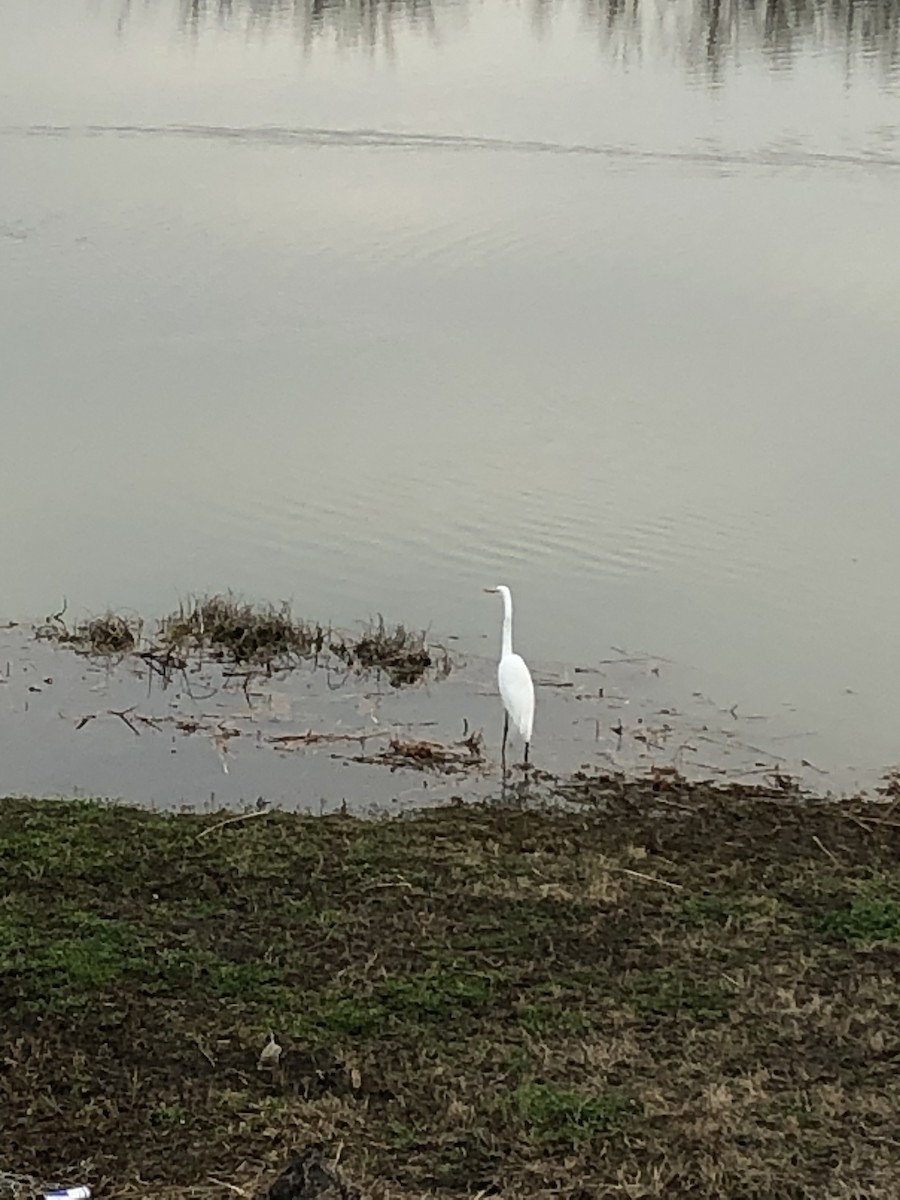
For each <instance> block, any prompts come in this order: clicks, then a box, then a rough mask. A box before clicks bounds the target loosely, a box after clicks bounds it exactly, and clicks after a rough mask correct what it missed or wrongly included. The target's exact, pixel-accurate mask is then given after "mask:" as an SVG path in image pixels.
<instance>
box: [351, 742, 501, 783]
mask: <svg viewBox="0 0 900 1200" xmlns="http://www.w3.org/2000/svg"><path fill="white" fill-rule="evenodd" d="M354 761H355V762H367V763H381V764H382V765H383V766H389V767H392V768H397V767H413V768H415V769H417V770H420V771H436V772H438V773H439V774H442V775H452V774H454V773H457V772H460V773H461V772H465V771H471V770H474V769H476V768H478V767H482V766H484V764H485V762H486V759H485V756H484V738H483V737H482V736H481V734H480V733H471V734H469V736H468V737H467V738H464V739H463V740H462V741H459V742H450V743H449V744H448V743H446V742H432V741H426V740H423V739H419V738H413V739H411V740H409V741H407V740H405V739H404V738H398V737H392V738H391V740H390V742H388V744H387V746H385V747H383V748H382V749H380V750H378V751H377V752H376V753H375V754H369V755H358V756H357V757H356V758H355V759H354Z"/></svg>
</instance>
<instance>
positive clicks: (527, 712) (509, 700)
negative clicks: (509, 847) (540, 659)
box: [484, 583, 534, 770]
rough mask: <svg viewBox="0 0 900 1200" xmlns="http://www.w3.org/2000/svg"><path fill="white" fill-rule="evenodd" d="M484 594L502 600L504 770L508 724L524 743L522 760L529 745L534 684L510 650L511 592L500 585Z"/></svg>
mask: <svg viewBox="0 0 900 1200" xmlns="http://www.w3.org/2000/svg"><path fill="white" fill-rule="evenodd" d="M484 590H485V591H486V592H499V593H500V595H501V596H502V597H503V645H502V648H501V651H500V663H499V665H498V667H497V682H498V684H499V685H500V695H501V697H502V699H503V707H504V708H505V709H506V712H505V713H504V716H503V752H502V757H503V767H504V770H505V769H506V739H507V736H508V734H509V722H510V718H512V723H513V725H514V726H515V728H516V730H517V732H518V734H519V736H520V737H521V739H522V741H523V742H524V743H525V761H526V763H527V762H528V749H529V747H530V746H531V730H532V728H533V726H534V684H533V683H532V681H531V672H530V671H529V670H528V667H527V666H526V665H525V659H524V658H522V657H521V655H518V654H513V648H512V593H511V592H510V590H509V588H508V587H507V586H506V584H504V583H499V584H498V585H497V586H496V587H492V588H485V589H484Z"/></svg>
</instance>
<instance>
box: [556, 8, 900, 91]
mask: <svg viewBox="0 0 900 1200" xmlns="http://www.w3.org/2000/svg"><path fill="white" fill-rule="evenodd" d="M534 3H535V5H536V6H537V10H538V11H539V13H540V16H538V18H537V24H538V25H539V26H540V25H543V24H544V23H545V22H546V18H547V11H548V8H549V9H550V10H551V11H552V8H553V0H534ZM582 3H583V10H584V15H585V20H586V23H588V24H590V25H591V26H594V27H595V28H599V29H600V30H601V31H602V34H603V40H604V42H605V43H607V45H608V48H609V49H610V50H611V51H612V52H613V53H614V54H615V56H616V57H617V58H621V59H623V60H625V61H628V60H635V59H640V58H641V57H643V56H645V55H646V54H648V53H650V52H652V53H653V54H654V55H660V54H662V55H665V56H674V57H676V58H678V59H680V60H682V61H683V62H685V63H687V65H688V66H689V67H690V68H691V69H693V70H697V71H702V72H703V73H704V74H705V75H707V76H709V77H712V78H713V79H717V78H719V76H720V75H721V73H722V71H723V69H724V68H725V67H726V66H727V64H728V63H729V62H735V61H738V60H739V59H740V56H741V54H742V52H744V53H753V52H756V51H760V52H762V53H764V54H765V55H766V56H767V57H769V59H770V60H771V62H772V64H773V66H776V67H783V66H789V65H790V64H791V63H792V62H793V60H794V59H795V58H796V57H797V56H799V55H800V54H803V53H815V52H818V51H827V52H829V53H832V54H833V53H835V52H840V53H843V54H844V56H845V60H846V62H847V66H848V68H849V67H850V66H851V64H852V62H853V61H854V60H856V59H864V60H868V61H871V62H874V63H877V64H878V65H879V66H880V67H882V68H883V69H884V70H886V71H889V70H892V69H893V68H894V67H895V66H896V64H897V61H898V49H900V33H898V31H900V4H898V2H897V0H582Z"/></svg>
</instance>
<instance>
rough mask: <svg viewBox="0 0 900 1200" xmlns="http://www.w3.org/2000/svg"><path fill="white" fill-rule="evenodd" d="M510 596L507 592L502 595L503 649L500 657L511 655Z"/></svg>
mask: <svg viewBox="0 0 900 1200" xmlns="http://www.w3.org/2000/svg"><path fill="white" fill-rule="evenodd" d="M512 652H513V649H512V596H510V594H509V592H504V593H503V647H502V649H501V651H500V653H501V656H502V657H504V658H505V657H506V655H507V654H512Z"/></svg>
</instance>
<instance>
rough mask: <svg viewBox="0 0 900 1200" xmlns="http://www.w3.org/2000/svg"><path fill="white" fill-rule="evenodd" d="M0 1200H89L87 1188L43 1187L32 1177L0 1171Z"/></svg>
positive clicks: (89, 1194)
mask: <svg viewBox="0 0 900 1200" xmlns="http://www.w3.org/2000/svg"><path fill="white" fill-rule="evenodd" d="M0 1200H91V1189H90V1188H89V1187H84V1186H79V1187H52V1188H48V1187H45V1186H44V1185H43V1184H42V1183H40V1182H39V1181H38V1180H37V1179H35V1178H34V1176H33V1175H21V1174H17V1173H16V1172H14V1171H2V1170H0Z"/></svg>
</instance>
